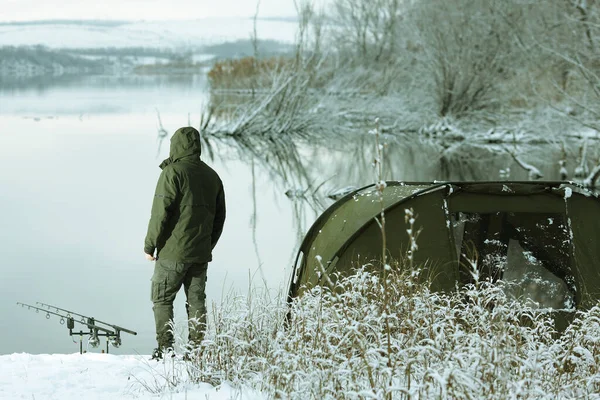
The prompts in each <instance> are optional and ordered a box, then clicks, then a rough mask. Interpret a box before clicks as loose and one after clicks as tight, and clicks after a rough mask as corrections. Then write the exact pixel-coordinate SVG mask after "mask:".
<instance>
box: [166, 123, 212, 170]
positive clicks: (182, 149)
mask: <svg viewBox="0 0 600 400" xmlns="http://www.w3.org/2000/svg"><path fill="white" fill-rule="evenodd" d="M201 152H202V146H201V144H200V133H199V132H198V131H197V130H196V128H193V127H191V126H186V127H184V128H179V129H177V131H175V133H174V134H173V136H172V137H171V150H170V151H169V158H167V159H166V160H164V161H163V162H162V163H161V164H160V168H161V169H162V168H165V167H166V166H167V165H169V164H171V163H174V162H176V161H177V160H180V159H182V158H184V157H188V156H194V155H196V156H198V157H200V154H201Z"/></svg>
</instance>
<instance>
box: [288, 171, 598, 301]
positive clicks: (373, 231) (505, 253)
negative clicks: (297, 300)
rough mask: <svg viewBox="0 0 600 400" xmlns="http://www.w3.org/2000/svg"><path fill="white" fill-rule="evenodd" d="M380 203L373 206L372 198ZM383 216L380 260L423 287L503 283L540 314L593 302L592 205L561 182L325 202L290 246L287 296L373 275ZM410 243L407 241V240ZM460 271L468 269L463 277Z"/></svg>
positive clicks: (454, 187)
mask: <svg viewBox="0 0 600 400" xmlns="http://www.w3.org/2000/svg"><path fill="white" fill-rule="evenodd" d="M380 198H381V199H382V200H380ZM382 203H383V209H384V210H385V227H386V229H385V233H386V242H387V246H386V247H387V254H388V255H389V257H390V258H392V259H398V260H399V259H402V258H403V257H404V256H405V255H406V251H407V249H408V248H409V246H410V243H411V242H410V240H411V239H410V236H409V234H408V233H407V230H408V229H410V228H411V226H410V223H411V220H410V218H408V219H407V218H406V215H407V210H411V211H412V215H413V218H414V220H413V221H412V222H413V224H414V225H413V227H412V231H413V232H417V231H418V232H420V234H419V235H418V237H417V238H416V244H417V249H416V250H414V252H413V254H412V257H413V264H414V265H419V266H422V267H423V268H424V270H426V271H427V276H428V277H429V279H430V280H431V287H432V289H433V290H453V289H454V288H456V285H457V284H459V285H460V284H464V283H468V282H470V281H472V279H473V273H472V272H473V271H472V269H473V262H472V261H474V260H476V268H477V269H478V270H479V271H478V272H479V276H480V277H481V278H490V279H492V280H494V281H495V280H498V279H502V280H503V281H507V282H512V283H513V285H510V286H509V287H511V288H512V289H510V290H511V291H512V294H514V295H515V296H518V297H519V296H526V297H528V298H530V299H531V300H534V301H536V302H537V303H538V304H539V305H540V307H543V308H553V309H556V310H565V311H566V310H574V309H575V308H587V307H589V306H590V305H592V304H594V303H596V302H597V301H598V300H600V245H599V243H598V240H599V238H600V199H599V198H598V197H597V196H596V195H594V194H593V193H591V192H589V191H587V190H585V189H584V188H582V187H580V186H578V185H576V184H573V183H567V182H441V183H406V182H387V183H386V186H385V188H384V189H383V191H382V192H381V197H380V192H378V190H377V187H376V186H375V185H371V186H367V187H364V188H362V189H358V190H356V191H354V192H352V193H349V194H348V195H346V196H344V197H343V198H342V199H340V200H338V201H337V202H336V203H334V204H333V205H331V206H330V207H329V208H328V209H327V210H326V211H325V212H324V213H323V214H322V215H321V216H320V217H319V218H318V219H317V220H316V222H315V223H314V224H313V226H312V227H311V228H310V230H309V231H308V233H307V234H306V236H305V238H304V241H303V242H302V244H301V246H300V250H299V252H298V257H297V258H296V263H295V266H294V272H293V275H292V279H291V284H290V290H289V296H290V298H293V297H296V296H299V295H301V294H302V293H303V291H304V290H306V289H307V288H310V287H313V286H315V285H321V284H325V283H326V280H325V274H323V273H322V271H323V270H324V271H325V272H326V274H327V275H328V276H336V275H340V276H344V275H349V274H350V273H352V271H353V270H354V269H355V268H357V267H359V266H361V265H364V264H367V263H371V264H372V265H374V266H379V267H378V268H381V254H382V233H381V228H380V226H379V224H378V222H377V220H376V218H378V217H379V216H380V214H381V210H382ZM413 237H414V235H413ZM469 269H471V270H470V271H469Z"/></svg>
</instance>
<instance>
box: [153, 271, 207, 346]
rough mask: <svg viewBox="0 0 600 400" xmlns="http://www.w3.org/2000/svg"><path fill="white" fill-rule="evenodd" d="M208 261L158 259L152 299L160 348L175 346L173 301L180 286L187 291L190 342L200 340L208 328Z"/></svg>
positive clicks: (186, 306) (186, 305) (198, 341)
mask: <svg viewBox="0 0 600 400" xmlns="http://www.w3.org/2000/svg"><path fill="white" fill-rule="evenodd" d="M207 269H208V264H207V263H204V264H197V263H181V262H175V261H169V260H163V259H158V260H157V261H156V263H155V265H154V275H152V303H153V304H154V306H153V307H152V310H153V311H154V321H155V323H156V341H157V342H158V347H159V348H160V349H166V348H169V347H173V344H174V338H173V332H172V329H171V327H170V326H169V323H170V322H171V321H172V320H173V301H174V300H175V296H176V295H177V292H179V289H181V286H183V289H184V291H185V297H186V303H185V308H186V312H187V316H188V321H189V324H188V327H189V336H188V340H189V341H190V344H193V343H200V342H201V341H202V339H203V338H204V331H205V328H206V292H205V288H206V272H207Z"/></svg>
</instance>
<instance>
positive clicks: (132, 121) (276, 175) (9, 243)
mask: <svg viewBox="0 0 600 400" xmlns="http://www.w3.org/2000/svg"><path fill="white" fill-rule="evenodd" d="M173 79H175V81H174V80H173ZM179 79H180V78H177V77H175V78H172V77H169V78H167V77H162V78H158V79H154V78H149V77H138V78H136V79H133V80H129V79H125V80H121V79H120V78H115V79H106V80H105V79H103V78H93V79H92V78H88V77H84V78H82V80H73V81H68V82H66V83H64V84H60V81H59V80H57V81H52V82H45V83H44V84H43V85H42V87H41V89H40V90H41V91H42V92H43V95H40V94H39V93H36V90H37V89H35V86H24V87H19V86H18V85H16V86H15V87H13V88H12V89H11V88H10V87H4V88H3V89H0V126H1V128H2V129H1V130H0V187H1V196H0V207H2V209H3V210H4V215H5V216H4V219H3V223H2V224H0V239H1V240H0V241H1V242H2V243H3V245H2V246H3V247H2V251H3V257H4V260H3V264H2V266H0V270H1V271H2V280H1V281H0V301H2V304H3V305H4V306H3V307H1V308H0V330H1V331H2V332H4V333H3V340H2V341H0V353H9V352H15V351H27V352H33V353H35V352H76V351H77V345H76V344H73V343H72V342H71V341H70V339H69V338H68V337H67V335H66V333H65V332H64V327H62V326H60V325H58V324H56V325H55V324H52V323H47V322H46V320H45V319H43V318H39V319H36V316H35V315H28V314H25V313H22V312H21V310H19V309H17V308H16V306H14V303H16V301H24V302H28V301H30V302H35V301H46V302H49V303H51V304H57V305H59V306H63V307H65V308H69V309H71V308H73V309H75V308H76V309H75V311H78V312H81V313H84V314H87V315H93V316H96V317H98V318H100V319H104V320H109V321H111V322H114V323H116V324H122V325H125V326H128V327H129V326H131V328H132V329H134V330H137V331H138V332H139V335H138V336H136V337H135V338H132V339H129V338H128V339H127V341H124V344H123V347H122V348H121V349H119V352H121V353H134V352H136V351H137V352H141V353H147V352H149V351H150V349H152V348H153V345H154V333H153V320H152V314H151V309H150V307H151V303H150V301H149V293H148V291H149V279H150V276H151V266H150V265H149V264H148V263H146V262H145V260H143V257H142V256H141V255H142V249H141V244H142V243H141V242H142V240H143V237H144V234H145V229H146V226H147V222H148V217H149V210H150V202H151V198H152V193H153V190H154V185H155V183H156V178H157V176H158V174H159V173H160V170H159V169H158V167H157V166H158V163H159V162H160V161H161V160H162V158H164V157H166V156H167V153H168V146H164V145H163V146H162V147H161V148H160V149H159V152H158V153H159V154H158V155H157V154H156V152H157V147H158V141H157V138H156V134H157V131H158V127H159V123H158V119H157V114H156V110H159V111H160V115H161V124H162V126H163V128H164V130H165V131H166V132H170V133H172V132H174V131H175V129H177V128H179V127H181V126H184V125H187V124H192V125H195V126H197V125H198V119H199V112H200V108H201V104H202V102H203V101H205V100H206V99H207V94H206V92H205V91H203V90H204V89H203V88H204V87H205V86H204V85H205V84H206V82H205V80H203V78H198V79H197V80H196V78H194V80H192V81H189V80H185V79H183V80H179ZM186 79H187V78H186ZM107 106H110V107H107ZM82 114H83V117H82ZM25 117H31V118H25ZM46 117H51V118H46ZM35 118H37V120H36V119H35ZM368 129H369V127H365V129H364V134H362V133H359V134H357V135H355V136H344V137H342V136H336V137H330V138H320V139H316V138H310V139H306V138H305V139H296V140H292V139H289V138H288V139H286V140H279V139H276V138H272V137H270V138H264V137H261V138H258V137H244V136H238V137H235V138H233V137H222V136H221V137H217V136H210V135H208V136H204V137H203V141H204V142H203V143H204V149H203V154H204V155H203V157H205V158H206V159H207V160H208V162H209V164H210V165H212V166H214V168H215V169H217V171H218V172H219V174H220V175H221V176H222V178H223V180H224V183H225V186H226V193H227V197H228V204H229V207H228V220H227V225H226V228H225V231H224V233H223V235H224V236H223V239H222V243H220V244H219V246H218V247H217V249H216V252H215V257H214V259H215V261H214V262H213V263H212V264H211V266H210V269H209V281H210V284H209V288H208V293H207V294H208V297H209V302H215V303H219V302H220V299H221V298H222V297H224V296H226V294H227V293H228V292H229V291H230V290H231V289H235V290H237V291H245V290H247V288H248V286H249V285H250V283H251V282H253V283H255V284H263V283H264V284H266V285H267V286H268V287H269V288H270V289H272V290H273V292H277V291H281V290H282V289H283V292H285V285H286V283H287V280H288V279H289V274H290V273H291V265H292V261H293V258H294V256H295V253H296V249H297V248H298V244H299V242H300V240H301V239H302V237H303V235H304V233H305V232H306V231H307V230H308V228H309V227H310V225H311V224H312V222H313V221H314V220H315V219H316V218H317V217H318V215H319V214H320V212H321V211H322V210H324V209H325V208H326V207H328V206H329V205H330V204H332V203H333V200H331V199H330V198H328V194H330V193H331V192H332V191H336V190H337V189H340V188H344V187H348V186H355V187H361V186H364V185H368V184H370V183H372V182H374V181H375V180H376V179H378V178H377V177H376V174H375V170H374V168H373V160H374V158H375V153H376V152H375V140H374V137H373V135H369V134H368V133H367V132H368ZM382 139H383V140H384V142H385V143H386V146H385V148H384V161H383V164H384V177H383V178H384V179H389V180H405V181H433V180H497V179H511V180H526V179H527V178H528V175H527V171H524V170H523V169H522V168H520V167H518V165H517V164H516V163H515V160H514V159H513V158H512V157H511V156H510V155H509V154H507V153H506V152H505V151H503V150H502V149H501V148H500V147H493V146H478V145H475V144H472V143H462V144H461V145H456V146H452V147H451V148H449V147H447V146H443V145H441V144H439V143H435V142H432V141H428V140H420V139H417V138H414V137H410V136H400V137H392V136H383V137H382ZM567 148H568V149H572V150H570V153H569V152H568V153H569V154H568V156H567V167H568V168H569V170H570V171H572V170H573V169H574V167H575V166H576V165H578V163H579V162H578V160H577V157H578V150H577V149H578V147H577V145H575V146H568V147H567ZM592 150H593V151H592ZM515 151H517V152H518V154H519V155H520V157H522V158H523V159H525V160H526V161H527V162H529V163H532V164H534V165H535V166H536V167H537V168H539V169H540V171H542V173H543V175H544V179H551V180H553V179H558V177H559V164H558V162H559V161H560V160H561V159H563V158H565V157H564V154H563V153H564V151H563V149H562V148H561V146H559V145H554V144H545V145H537V146H528V147H525V146H518V147H517V148H516V149H515ZM596 151H597V150H594V149H592V147H591V146H590V160H595V159H597V157H598V154H596V153H594V152H596ZM590 162H591V161H590ZM501 171H504V172H503V174H504V175H502V176H501ZM506 171H509V172H508V173H506ZM286 193H287V195H286ZM182 301H183V300H182V299H181V298H180V299H179V300H178V303H176V307H177V309H178V310H179V314H177V315H178V317H179V318H181V316H182V315H183V314H184V313H183V303H182ZM13 306H14V308H13ZM74 306H76V307H74Z"/></svg>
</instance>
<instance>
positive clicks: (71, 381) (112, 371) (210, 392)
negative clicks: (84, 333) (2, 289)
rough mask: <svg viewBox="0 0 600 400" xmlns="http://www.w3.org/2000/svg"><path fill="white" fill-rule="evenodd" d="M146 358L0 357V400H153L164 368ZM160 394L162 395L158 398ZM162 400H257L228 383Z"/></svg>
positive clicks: (191, 389) (197, 387) (185, 388)
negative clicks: (148, 388)
mask: <svg viewBox="0 0 600 400" xmlns="http://www.w3.org/2000/svg"><path fill="white" fill-rule="evenodd" d="M148 358H149V356H115V355H110V354H97V353H96V354H89V353H88V354H83V355H80V354H68V355H67V354H54V355H31V354H12V355H1V356H0V399H6V400H8V399H11V400H16V399H61V400H71V399H73V400H79V399H82V398H85V399H87V400H104V399H106V400H108V399H110V400H114V399H142V400H143V399H156V398H160V395H155V394H152V393H151V392H149V391H148V390H147V389H146V388H145V387H144V384H146V385H149V387H150V388H153V387H156V386H155V384H158V385H162V384H164V379H163V380H161V375H163V376H164V375H165V371H164V370H165V368H168V365H167V364H166V363H163V362H156V361H148ZM164 395H165V394H164V393H163V396H164ZM167 398H169V399H173V400H178V399H181V400H183V399H186V398H195V399H209V400H221V399H222V400H225V399H232V398H236V399H248V400H251V399H262V398H264V397H263V396H260V395H253V394H252V393H251V392H250V391H249V390H245V391H240V390H239V389H235V388H232V387H231V386H229V385H227V384H223V385H220V386H219V387H213V386H211V385H209V384H200V385H195V386H182V387H178V388H177V389H176V391H175V392H174V393H170V392H169V393H168V395H167Z"/></svg>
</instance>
